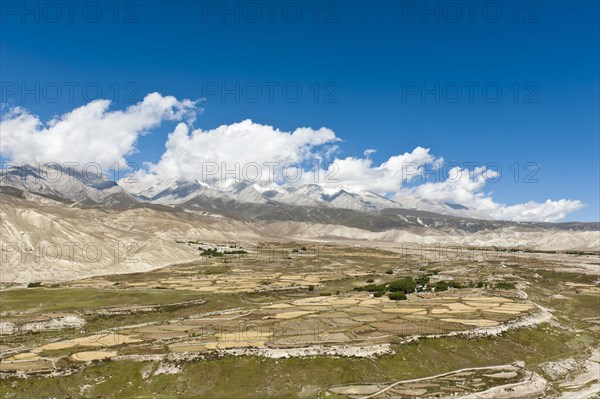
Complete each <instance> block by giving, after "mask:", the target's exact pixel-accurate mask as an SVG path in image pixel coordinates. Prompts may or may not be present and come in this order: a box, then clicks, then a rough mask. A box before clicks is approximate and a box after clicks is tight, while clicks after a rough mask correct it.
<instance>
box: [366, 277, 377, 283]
mask: <svg viewBox="0 0 600 399" xmlns="http://www.w3.org/2000/svg"><path fill="white" fill-rule="evenodd" d="M373 282H375V280H373V279H372V278H370V279H368V280H367V283H373Z"/></svg>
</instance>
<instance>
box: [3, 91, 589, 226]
mask: <svg viewBox="0 0 600 399" xmlns="http://www.w3.org/2000/svg"><path fill="white" fill-rule="evenodd" d="M200 111H201V110H200V109H198V108H197V105H196V103H195V102H193V101H191V100H178V99H176V98H175V97H172V96H162V95H160V94H158V93H152V94H149V95H147V96H146V97H145V98H144V99H143V101H141V102H139V103H137V104H135V105H132V106H130V107H129V108H127V109H125V110H114V111H111V110H110V102H109V101H107V100H97V101H93V102H90V103H89V104H86V105H84V106H82V107H79V108H76V109H74V110H73V111H71V112H69V113H66V114H64V115H61V116H59V117H56V118H54V119H52V120H50V121H48V122H46V123H44V122H42V121H41V120H40V119H39V117H37V116H35V115H32V114H30V113H29V112H27V111H26V110H24V109H20V108H13V109H11V110H9V111H8V112H7V113H6V114H5V115H3V117H2V120H1V121H0V131H1V134H2V136H1V140H0V154H1V155H2V156H3V157H5V158H8V159H10V160H11V161H13V162H18V163H35V162H40V163H49V162H58V163H66V162H79V163H80V164H85V163H87V162H95V163H97V164H99V165H100V166H101V167H102V168H105V169H108V168H110V167H111V166H112V165H114V164H115V163H116V162H118V163H119V164H124V163H125V162H126V157H127V156H128V155H131V154H133V153H135V152H136V151H137V148H136V143H137V139H138V137H139V136H140V135H142V134H145V133H147V132H149V131H150V130H152V129H154V128H156V127H157V126H159V125H160V124H161V123H162V122H164V121H177V122H180V123H178V125H177V127H176V128H175V129H174V130H173V132H172V133H170V134H169V136H168V138H167V141H166V143H165V152H164V153H163V155H162V157H161V158H160V160H159V161H158V162H157V163H155V164H153V163H148V164H147V165H146V166H147V168H146V170H145V171H142V173H141V175H139V176H138V177H139V179H140V180H143V181H153V180H154V179H163V178H170V179H177V178H178V179H186V180H193V179H198V180H204V181H206V180H207V179H208V178H219V179H223V178H235V179H238V180H240V179H245V178H250V179H252V180H276V181H277V180H286V177H289V176H290V175H293V176H300V178H299V179H297V180H294V181H293V184H296V185H298V184H304V183H315V182H317V183H318V184H322V185H325V186H336V187H343V188H347V189H349V190H354V191H373V192H375V193H378V194H380V195H385V196H387V197H389V198H392V199H393V198H394V197H398V198H400V197H405V196H415V197H418V198H421V199H425V200H430V201H437V202H444V203H453V204H461V205H464V206H466V207H468V208H470V209H473V210H476V211H480V212H483V213H486V214H488V215H490V216H491V217H493V218H495V219H502V220H514V221H546V222H555V221H558V220H561V219H564V218H565V217H566V216H567V214H569V213H571V212H574V211H577V210H579V209H581V208H583V207H584V204H583V203H581V202H580V201H577V200H570V199H560V200H550V199H548V200H546V201H545V202H533V201H529V202H526V203H523V204H515V205H506V204H501V203H497V202H495V201H494V199H493V198H492V195H491V194H489V193H486V192H485V191H484V190H485V187H486V184H487V183H488V182H489V181H490V179H493V178H494V177H495V176H496V174H497V172H495V171H493V170H486V168H485V167H478V168H474V169H472V170H466V169H464V168H461V167H459V166H457V167H453V168H449V170H448V173H447V176H444V175H443V174H439V176H444V178H443V179H441V178H440V179H436V180H435V181H427V179H425V180H420V179H419V178H420V177H421V176H422V175H423V173H426V172H427V171H429V172H431V171H432V170H433V171H435V170H439V169H440V168H442V167H443V166H444V165H445V164H444V160H443V158H442V157H437V156H434V155H433V154H431V152H430V149H428V148H422V147H417V148H415V149H413V150H412V151H410V152H404V153H402V154H398V155H394V156H391V157H390V158H389V159H387V160H386V161H384V162H382V163H380V164H376V163H375V162H374V161H373V160H372V159H371V158H370V156H371V155H372V154H373V153H374V152H375V150H374V149H365V151H364V155H363V157H337V156H336V154H337V153H338V145H339V142H340V141H341V140H340V138H339V137H337V135H336V134H335V132H334V131H332V130H331V129H328V128H325V127H322V128H320V129H316V130H315V129H312V128H308V127H300V128H297V129H295V130H293V131H289V132H288V131H282V130H279V129H277V128H275V127H272V126H268V125H262V124H260V123H255V122H252V121H251V120H244V121H241V122H239V123H232V124H230V125H223V126H219V127H217V128H215V129H210V130H202V129H195V130H194V129H192V128H191V126H192V125H193V121H194V118H195V116H196V115H197V114H198V113H199V112H200ZM325 165H326V166H325ZM215 166H216V170H215ZM248 166H250V168H248ZM297 172H302V173H297ZM249 175H251V176H249ZM315 176H318V178H317V179H315ZM419 180H420V181H419ZM287 181H288V183H290V182H291V179H287Z"/></svg>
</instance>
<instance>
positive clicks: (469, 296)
mask: <svg viewBox="0 0 600 399" xmlns="http://www.w3.org/2000/svg"><path fill="white" fill-rule="evenodd" d="M181 245H186V244H181ZM263 245H264V244H263ZM268 245H270V246H277V245H279V246H280V248H279V249H280V252H281V253H283V254H284V256H281V257H280V258H277V259H274V258H268V259H260V258H259V257H256V256H246V257H244V256H236V257H230V258H228V257H211V258H199V260H198V262H191V263H187V264H182V265H179V266H171V267H168V268H164V269H159V270H155V271H152V272H148V273H143V274H142V273H136V274H125V275H111V276H103V277H97V278H88V279H85V280H76V281H71V282H65V283H62V284H58V285H53V286H46V287H44V286H42V287H36V288H19V287H14V286H13V287H6V288H5V289H3V290H2V291H0V299H1V300H2V314H3V316H4V317H3V323H4V324H3V328H2V329H0V333H1V334H2V335H1V338H2V342H1V346H0V349H1V350H2V352H1V353H2V360H1V361H0V373H1V378H2V379H1V380H0V392H1V393H2V395H3V397H19V396H15V395H16V392H26V393H27V394H28V395H30V396H27V397H45V396H44V395H50V393H53V394H54V395H55V396H61V397H62V396H72V397H88V396H91V395H96V396H98V395H99V396H102V397H134V396H137V397H139V396H142V397H146V396H153V395H154V394H157V393H158V394H161V393H164V394H165V395H167V392H168V390H169V389H174V388H173V387H174V386H177V387H180V388H178V389H182V390H183V392H187V393H188V394H187V395H188V396H185V395H183V397H198V396H194V395H195V394H194V393H192V390H193V389H195V390H196V392H201V397H228V398H231V397H248V396H249V397H257V398H258V397H307V398H311V397H312V398H314V397H317V396H320V397H323V398H325V397H328V398H338V397H345V398H359V397H373V398H392V397H393V398H411V397H440V396H444V395H446V396H451V395H455V396H456V395H458V396H460V397H462V396H464V397H471V396H468V395H476V396H472V397H473V398H475V397H482V398H483V397H495V396H493V395H499V392H500V393H502V395H508V396H506V397H536V396H537V397H548V395H554V396H555V397H559V396H560V395H562V394H563V393H564V392H566V391H569V392H579V391H582V390H583V391H585V390H590V389H592V391H593V390H594V389H595V388H593V387H597V386H598V381H597V379H596V380H595V379H594V378H592V377H590V376H593V372H590V371H589V370H593V367H594V366H593V365H594V364H597V363H594V361H593V358H590V357H589V356H590V353H591V352H590V350H591V349H592V348H593V345H592V342H595V341H597V339H598V331H599V328H598V326H599V324H598V309H599V307H598V306H597V305H600V302H599V301H600V295H599V294H598V290H597V288H598V285H597V284H598V281H597V280H595V276H594V275H581V274H576V275H575V274H573V275H570V274H568V273H564V272H557V271H554V270H552V268H544V267H540V264H539V263H536V262H535V261H532V262H531V263H529V264H527V263H526V262H525V261H524V262H523V263H516V262H511V263H510V266H507V262H506V261H503V260H498V259H494V260H492V261H478V262H476V263H471V264H470V263H469V262H465V261H458V260H456V261H454V262H453V263H452V264H440V263H439V262H429V261H427V260H426V259H425V258H418V257H414V258H411V259H406V258H405V257H404V258H402V259H401V260H400V261H399V260H398V256H397V254H396V253H394V252H392V251H385V250H376V249H367V248H356V247H334V246H320V248H319V252H318V256H315V255H314V254H315V253H316V251H314V252H312V253H310V251H309V250H306V251H302V252H305V253H304V254H303V255H296V256H294V254H295V253H294V252H292V249H293V248H294V247H293V246H291V247H290V244H274V243H269V244H268ZM284 246H287V250H284V249H282V248H283V247H284ZM290 248H292V249H290ZM286 251H287V252H286ZM298 252H300V251H298ZM248 253H251V252H250V250H249V251H248ZM341 254H343V255H344V256H340V255H341ZM290 255H292V256H290ZM465 269H468V270H470V272H469V273H465V272H464V270H465ZM407 281H408V282H410V283H414V289H413V288H409V289H407V290H406V292H405V294H406V295H405V296H406V299H405V300H393V299H390V298H392V297H393V295H392V294H394V293H395V292H397V291H395V290H396V289H395V288H394V287H399V285H398V284H400V283H403V284H404V283H406V282H407ZM31 296H34V297H36V298H38V300H37V301H36V302H38V303H36V304H35V305H34V306H31V302H30V301H29V300H28V298H29V297H31ZM28 303H29V304H30V305H29V306H27V304H28ZM5 320H6V321H5ZM67 321H70V322H67ZM75 321H77V323H75ZM458 348H460V350H459V351H457V349H458ZM586 356H587V357H586ZM215 359H219V363H213V362H214V361H215ZM292 359H295V360H292ZM560 359H571V363H573V364H574V366H570V369H569V370H570V371H569V372H568V373H565V374H564V375H559V376H558V377H553V378H554V379H552V378H550V376H549V372H548V370H555V369H556V368H557V367H558V366H556V367H554V366H553V367H554V368H553V367H549V366H547V365H546V364H552V363H551V362H556V361H560ZM586 359H587V360H586ZM590 359H592V360H590ZM273 362H275V363H273ZM548 362H550V363H548ZM571 363H569V364H571ZM125 365H126V367H127V372H124V370H123V369H122V367H125ZM292 365H293V367H292ZM545 365H546V366H545ZM263 366H264V367H267V368H272V370H273V371H272V372H273V373H275V375H278V376H279V377H278V378H277V379H269V378H266V376H261V377H260V379H259V380H253V381H254V382H253V384H258V385H253V388H250V387H248V386H246V385H247V378H248V373H250V374H256V373H261V372H262V371H259V370H262V367H263ZM198 367H200V368H202V370H203V371H202V372H203V373H204V374H203V375H205V376H206V377H207V378H208V379H209V380H210V381H212V382H211V384H209V385H206V386H203V387H202V388H199V387H197V386H196V385H195V384H193V383H191V380H190V379H191V378H192V377H193V375H194V373H197V372H198V370H197V369H198ZM230 367H231V368H233V369H235V370H237V374H236V373H233V374H235V376H234V377H231V376H229V375H230V374H227V373H232V371H231V370H229V371H228V372H227V373H226V372H225V368H228V369H229V368H230ZM119 370H120V371H119ZM294 370H295V371H294ZM298 370H302V371H301V372H299V371H298ZM341 370H347V371H344V372H341ZM586 370H588V371H587V372H586ZM579 372H580V373H582V374H581V375H582V376H583V377H579V378H580V379H579V380H578V379H577V378H576V377H574V376H575V375H576V374H577V373H579ZM132 373H133V374H132ZM240 373H241V374H240ZM586 373H587V374H586ZM555 374H556V373H555ZM559 374H560V373H559ZM94 375H104V376H105V377H102V379H100V380H99V379H97V378H96V377H93V376H94ZM122 375H128V377H127V378H129V382H128V384H129V383H130V384H129V385H128V386H131V390H129V389H126V390H125V391H122V392H120V393H118V394H116V393H114V392H113V393H110V392H111V391H110V389H109V387H111V386H112V387H113V388H115V387H116V386H121V385H122V384H123V382H122V381H120V380H119V379H120V378H121V377H122ZM225 375H228V377H227V379H226V380H224V379H223V378H225ZM586 375H587V376H588V377H585V376H586ZM24 376H28V378H27V379H23V377H24ZM86 376H87V377H86ZM106 376H109V377H106ZM325 377H326V378H325ZM82 378H84V380H82ZM415 379H418V380H415ZM568 379H570V380H568ZM59 380H60V381H61V383H60V384H58V381H59ZM34 381H35V382H36V383H38V384H42V385H43V386H45V389H46V390H45V391H43V393H42V391H36V390H35V389H33V386H34V385H33V382H34ZM159 381H161V382H160V383H159ZM243 381H246V382H243ZM259 381H263V382H262V385H261V383H260V382H259ZM532 381H533V382H532ZM568 381H571V382H568ZM572 381H574V382H572ZM157 384H158V385H157ZM173 384H175V385H173ZM244 384H246V385H244ZM561 384H562V385H561ZM83 385H85V386H86V387H87V388H85V389H83V390H82V389H80V388H81V386H83ZM244 387H245V388H244ZM294 387H295V388H294ZM121 389H122V388H121ZM250 389H253V390H255V392H256V394H255V396H252V395H248V392H249V390H250ZM107 392H108V393H107ZM242 392H245V394H242ZM253 392H254V391H253ZM103 395H104V396H103ZM106 395H108V396H106ZM477 395H480V396H477ZM486 395H488V396H486ZM489 395H492V396H489ZM510 395H512V396H510ZM519 395H526V396H519ZM527 395H528V396H527ZM567 397H568V396H567Z"/></svg>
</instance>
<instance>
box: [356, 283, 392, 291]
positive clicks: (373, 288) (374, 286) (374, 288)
mask: <svg viewBox="0 0 600 399" xmlns="http://www.w3.org/2000/svg"><path fill="white" fill-rule="evenodd" d="M361 288H362V289H361V291H367V292H376V291H386V287H385V284H367V285H365V286H363V287H361Z"/></svg>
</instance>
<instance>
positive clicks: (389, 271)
mask: <svg viewBox="0 0 600 399" xmlns="http://www.w3.org/2000/svg"><path fill="white" fill-rule="evenodd" d="M385 274H394V271H393V270H392V269H390V270H386V271H385Z"/></svg>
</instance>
